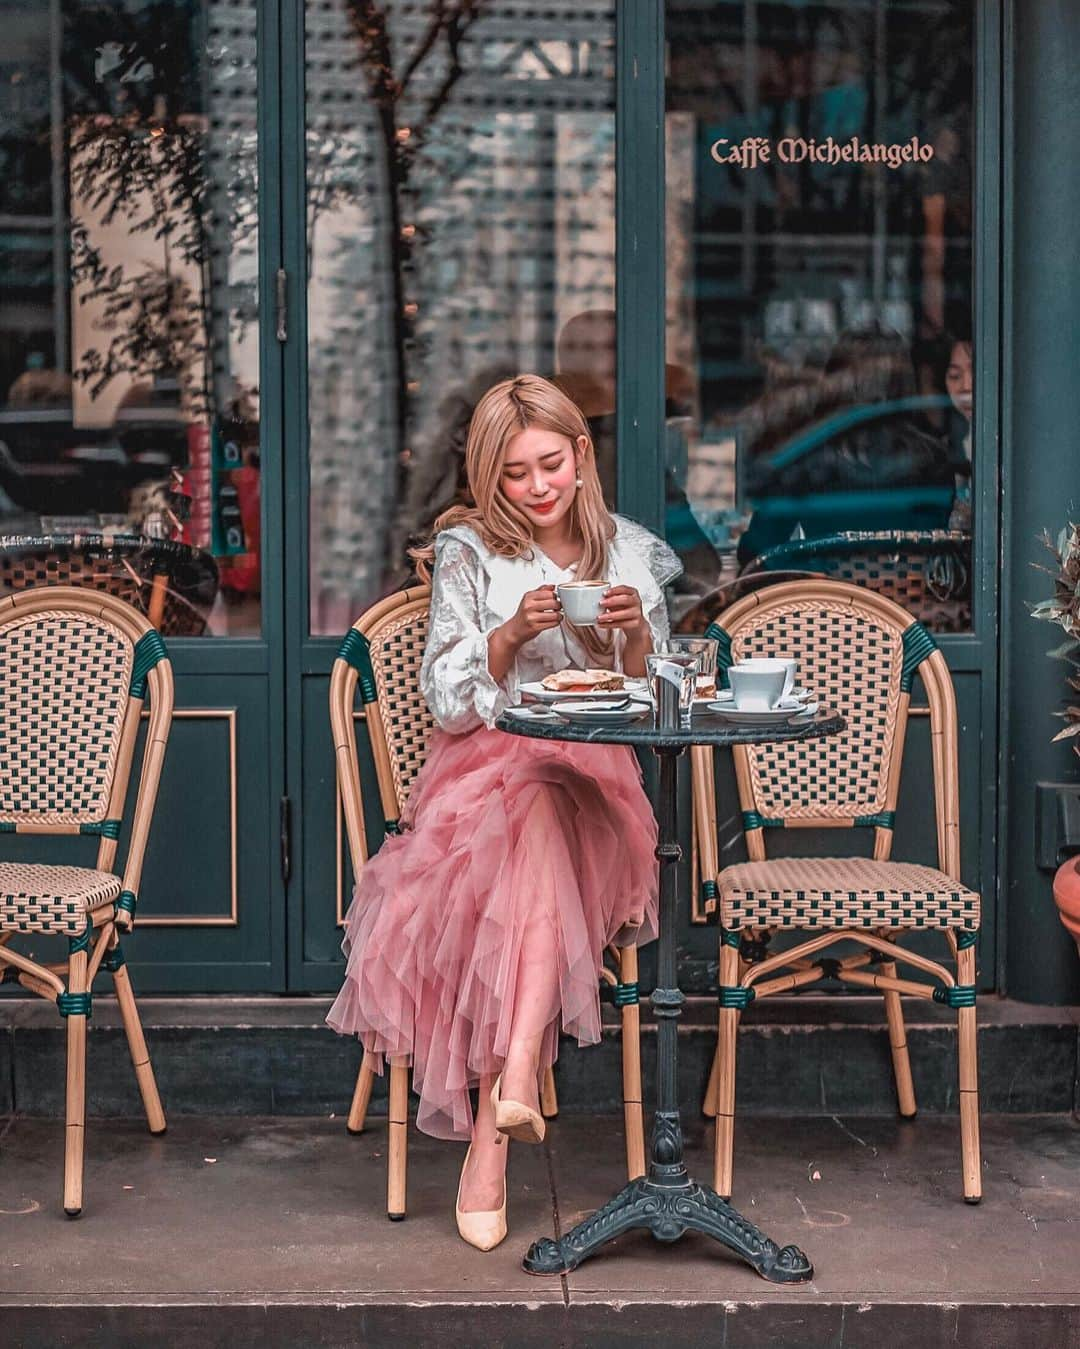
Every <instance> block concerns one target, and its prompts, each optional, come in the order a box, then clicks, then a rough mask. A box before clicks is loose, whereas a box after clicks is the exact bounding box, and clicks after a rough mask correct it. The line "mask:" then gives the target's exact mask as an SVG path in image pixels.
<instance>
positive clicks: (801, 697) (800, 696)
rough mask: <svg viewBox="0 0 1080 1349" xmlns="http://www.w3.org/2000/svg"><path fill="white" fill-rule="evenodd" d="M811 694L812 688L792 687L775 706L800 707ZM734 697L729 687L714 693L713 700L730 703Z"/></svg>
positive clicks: (811, 696)
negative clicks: (714, 697)
mask: <svg viewBox="0 0 1080 1349" xmlns="http://www.w3.org/2000/svg"><path fill="white" fill-rule="evenodd" d="M813 696H814V694H813V690H811V689H792V690H791V692H790V693H789V694H788V695H787V696H786V697H784V698H781V699H780V702H779V703H778V704H777V706H778V707H793V706H794V705H796V704H798V705H799V706H800V707H801V706H802V705H803V704H804V703H806V701H807V700H808V699H810V698H813ZM734 697H735V695H734V694H733V693H732V691H731V690H730V689H721V690H720V692H719V693H718V694H717V695H716V699H715V701H716V702H718V703H730V702H731V700H732V699H733V698H734ZM710 705H711V700H710Z"/></svg>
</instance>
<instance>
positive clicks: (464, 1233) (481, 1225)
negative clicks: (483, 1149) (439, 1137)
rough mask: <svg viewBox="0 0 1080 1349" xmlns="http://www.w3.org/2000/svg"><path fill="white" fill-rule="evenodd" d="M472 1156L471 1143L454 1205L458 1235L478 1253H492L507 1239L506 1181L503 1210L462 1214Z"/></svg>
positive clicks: (485, 1210) (463, 1165)
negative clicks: (465, 1183)
mask: <svg viewBox="0 0 1080 1349" xmlns="http://www.w3.org/2000/svg"><path fill="white" fill-rule="evenodd" d="M471 1155H472V1144H471V1143H470V1144H469V1151H468V1152H466V1154H465V1161H464V1162H463V1163H462V1166H461V1180H459V1181H458V1187H457V1200H456V1201H455V1203H454V1218H455V1219H456V1221H457V1230H458V1235H459V1236H460V1237H461V1239H462V1241H467V1242H468V1243H469V1245H470V1246H475V1247H476V1249H477V1250H478V1251H491V1250H494V1248H495V1247H496V1246H498V1244H499V1243H500V1242H501V1241H503V1240H505V1238H506V1181H505V1180H503V1201H502V1208H496V1209H481V1210H480V1211H479V1212H477V1213H462V1211H461V1181H462V1180H464V1179H465V1168H466V1167H467V1166H468V1165H469V1157H470V1156H471Z"/></svg>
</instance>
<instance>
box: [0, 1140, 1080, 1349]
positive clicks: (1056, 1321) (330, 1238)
mask: <svg viewBox="0 0 1080 1349" xmlns="http://www.w3.org/2000/svg"><path fill="white" fill-rule="evenodd" d="M0 1133H2V1145H0V1328H2V1329H0V1343H2V1344H4V1345H5V1346H8V1345H10V1346H12V1349H16V1347H17V1349H55V1347H56V1346H57V1345H67V1346H83V1345H85V1346H93V1349H97V1346H101V1345H108V1346H110V1349H129V1347H130V1349H145V1346H148V1345H155V1346H156V1345H167V1346H168V1347H169V1349H217V1347H218V1346H221V1349H286V1346H290V1347H291V1346H305V1347H306V1346H314V1345H318V1346H320V1347H321V1349H345V1346H349V1349H353V1347H354V1346H358V1345H364V1346H368V1345H370V1346H379V1347H381V1346H383V1345H393V1344H407V1345H409V1346H411V1349H446V1346H447V1345H453V1346H455V1347H456V1346H462V1347H463V1349H471V1347H472V1346H478V1347H479V1346H484V1347H485V1349H488V1347H490V1349H501V1347H502V1346H507V1349H522V1347H524V1349H528V1347H529V1346H533V1345H536V1346H542V1349H567V1347H572V1346H588V1347H589V1349H592V1346H597V1345H618V1346H619V1347H620V1349H623V1347H624V1346H630V1349H646V1347H648V1349H653V1347H654V1346H658V1345H663V1346H672V1347H674V1349H679V1347H681V1346H683V1345H686V1346H691V1345H692V1346H699V1345H723V1346H725V1349H764V1347H765V1346H770V1349H779V1347H780V1346H784V1347H785V1349H838V1346H843V1347H844V1349H929V1347H932V1346H942V1347H943V1346H946V1345H948V1346H950V1349H1014V1347H1017V1349H1019V1347H1021V1346H1022V1347H1023V1349H1028V1347H1029V1346H1030V1349H1064V1347H1065V1346H1071V1345H1076V1344H1078V1343H1080V1219H1078V1218H1077V1214H1078V1212H1080V1147H1078V1145H1077V1144H1078V1139H1080V1130H1078V1126H1077V1123H1076V1121H1075V1120H1073V1119H1071V1118H1070V1117H1068V1116H1065V1115H1056V1116H1042V1117H1030V1116H1018V1115H1007V1116H1005V1115H998V1116H987V1117H986V1118H985V1119H984V1122H983V1184H984V1198H983V1202H982V1204H981V1205H979V1206H978V1207H976V1208H972V1207H969V1206H967V1205H965V1204H964V1203H963V1202H962V1200H961V1197H960V1177H959V1129H958V1125H957V1122H956V1120H955V1119H930V1118H924V1119H919V1120H916V1121H911V1122H901V1121H898V1120H896V1119H878V1120H854V1119H851V1118H843V1117H840V1116H837V1117H836V1118H835V1119H823V1118H812V1119H772V1120H767V1121H766V1120H754V1121H749V1120H747V1119H743V1120H741V1121H740V1122H739V1124H738V1126H737V1130H736V1153H735V1162H736V1170H735V1194H734V1196H733V1198H734V1201H735V1203H736V1205H737V1206H738V1207H739V1208H740V1209H741V1211H742V1212H743V1213H744V1214H745V1215H746V1216H748V1217H750V1218H751V1219H752V1220H753V1221H754V1222H755V1223H756V1224H757V1225H758V1226H759V1227H760V1228H761V1229H762V1230H763V1231H764V1232H765V1233H766V1234H767V1235H769V1236H771V1237H773V1238H774V1239H775V1240H777V1241H779V1242H781V1243H787V1242H794V1243H796V1244H798V1245H799V1246H800V1247H802V1248H803V1249H804V1250H805V1252H806V1254H807V1255H808V1256H809V1258H810V1259H811V1261H812V1262H813V1265H814V1277H813V1280H812V1281H811V1282H810V1283H807V1284H802V1285H798V1286H787V1287H784V1286H779V1285H774V1284H768V1283H765V1282H764V1281H762V1280H761V1279H759V1278H758V1277H757V1275H756V1274H754V1273H753V1271H752V1270H750V1269H749V1268H747V1267H746V1266H745V1265H743V1264H742V1263H741V1262H739V1261H737V1260H736V1259H735V1258H734V1257H733V1256H731V1255H730V1254H729V1253H728V1252H726V1251H725V1250H724V1249H723V1248H721V1247H719V1246H718V1245H716V1244H715V1243H713V1242H710V1241H707V1240H705V1239H704V1238H701V1237H695V1236H689V1237H683V1238H682V1239H681V1240H680V1241H678V1242H676V1243H675V1244H674V1245H668V1244H661V1243H659V1242H656V1241H654V1240H653V1239H652V1238H651V1237H650V1236H649V1235H648V1234H647V1233H644V1232H629V1233H627V1234H625V1235H624V1236H622V1237H620V1238H619V1239H618V1241H617V1242H615V1243H613V1244H612V1245H611V1246H610V1247H608V1248H607V1249H606V1250H605V1251H604V1252H602V1253H601V1254H599V1255H597V1256H596V1257H595V1258H594V1259H592V1260H590V1261H588V1262H587V1263H585V1264H583V1265H581V1266H580V1267H579V1268H578V1269H576V1270H575V1271H573V1272H572V1273H571V1274H569V1275H567V1276H564V1277H561V1278H560V1277H555V1278H550V1279H542V1278H530V1277H529V1276H528V1275H526V1274H525V1273H524V1272H523V1271H522V1268H521V1257H522V1255H523V1253H524V1251H525V1249H526V1247H527V1246H528V1244H529V1242H531V1241H532V1240H533V1239H534V1238H536V1237H539V1236H544V1235H552V1234H555V1233H557V1232H559V1231H565V1230H566V1229H567V1228H568V1227H569V1226H570V1225H572V1224H573V1223H575V1222H576V1221H578V1220H579V1219H580V1218H582V1217H584V1216H585V1215H586V1214H587V1213H589V1212H590V1211H592V1210H594V1209H595V1208H596V1207H597V1206H598V1205H600V1204H601V1203H603V1202H604V1201H605V1200H606V1199H607V1198H608V1197H609V1196H610V1195H611V1194H612V1193H614V1192H615V1191H616V1190H617V1189H618V1188H619V1187H620V1186H621V1184H622V1183H623V1180H624V1178H625V1172H624V1169H623V1165H624V1164H623V1153H622V1137H621V1130H620V1122H619V1120H618V1118H612V1117H610V1116H597V1117H588V1116H570V1117H566V1118H562V1119H559V1120H558V1121H556V1122H554V1123H553V1124H552V1126H551V1127H550V1128H549V1130H548V1135H547V1138H546V1139H545V1142H544V1144H543V1146H541V1147H526V1146H524V1145H518V1144H513V1145H511V1153H510V1174H509V1184H508V1199H509V1203H508V1220H509V1226H510V1232H509V1236H508V1238H507V1240H506V1241H505V1242H503V1243H502V1245H500V1246H499V1247H497V1248H496V1249H495V1250H494V1251H491V1252H490V1253H488V1254H485V1255H481V1254H480V1253H479V1252H477V1251H474V1250H472V1249H471V1248H470V1247H468V1246H466V1245H465V1244H464V1243H463V1242H462V1241H460V1240H459V1239H458V1237H457V1235H456V1233H455V1230H454V1222H453V1216H452V1213H453V1198H454V1192H455V1187H456V1184H457V1169H458V1167H459V1166H460V1163H461V1157H462V1153H463V1149H462V1148H461V1147H460V1146H455V1145H448V1144H446V1143H442V1142H439V1141H437V1140H435V1139H431V1138H427V1137H425V1136H423V1135H420V1134H416V1133H415V1132H414V1133H413V1134H412V1135H411V1137H410V1141H409V1184H408V1217H407V1218H406V1220H405V1221H404V1222H400V1223H388V1222H387V1220H386V1217H385V1211H384V1195H385V1177H386V1147H385V1142H386V1130H385V1127H384V1126H383V1125H382V1124H379V1123H373V1125H372V1127H371V1129H370V1131H367V1132H365V1133H364V1134H362V1135H361V1136H360V1137H358V1138H350V1137H348V1136H347V1135H346V1133H345V1131H344V1129H343V1127H342V1122H341V1120H335V1121H329V1120H325V1119H282V1118H278V1119H249V1118H237V1117H235V1116H232V1117H226V1118H223V1117H220V1116H217V1117H215V1116H202V1117H187V1118H183V1117H179V1118H174V1120H173V1121H172V1123H171V1126H170V1129H169V1132H168V1134H167V1135H166V1136H165V1137H164V1138H151V1137H150V1136H149V1135H148V1134H147V1133H146V1130H145V1127H143V1126H142V1125H141V1124H140V1123H138V1122H136V1121H134V1120H127V1121H99V1122H93V1123H91V1125H90V1127H89V1129H88V1130H87V1139H86V1155H87V1176H86V1190H85V1207H84V1211H83V1215H82V1217H81V1219H80V1220H79V1221H78V1222H71V1221H68V1220H66V1219H65V1218H64V1216H63V1214H62V1212H61V1202H60V1199H61V1195H60V1186H61V1163H62V1155H63V1125H62V1124H61V1123H60V1122H59V1121H45V1120H26V1119H21V1118H20V1119H16V1120H15V1121H14V1122H12V1123H11V1124H9V1126H8V1127H7V1129H6V1131H4V1127H3V1125H2V1124H0ZM686 1141H687V1163H688V1166H689V1169H690V1173H691V1175H692V1176H693V1177H694V1178H695V1179H701V1178H703V1177H706V1178H707V1176H708V1174H709V1171H710V1168H711V1149H710V1142H709V1131H708V1130H706V1129H704V1128H703V1127H702V1125H701V1123H700V1121H699V1120H688V1121H687V1140H686Z"/></svg>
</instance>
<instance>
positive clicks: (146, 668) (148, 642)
mask: <svg viewBox="0 0 1080 1349" xmlns="http://www.w3.org/2000/svg"><path fill="white" fill-rule="evenodd" d="M168 659H169V653H168V651H167V650H166V649H165V643H164V642H163V641H162V638H161V633H160V632H155V631H154V630H153V629H152V628H151V630H150V631H149V632H144V633H143V635H142V636H141V637H140V638H139V640H138V641H137V642H136V643H135V663H134V665H133V666H132V670H131V690H130V691H131V696H132V697H133V698H138V699H139V701H140V702H141V701H142V700H143V699H144V698H145V697H146V676H147V675H148V674H149V673H150V671H151V670H152V669H153V668H154V666H155V665H158V664H160V663H161V661H163V660H168Z"/></svg>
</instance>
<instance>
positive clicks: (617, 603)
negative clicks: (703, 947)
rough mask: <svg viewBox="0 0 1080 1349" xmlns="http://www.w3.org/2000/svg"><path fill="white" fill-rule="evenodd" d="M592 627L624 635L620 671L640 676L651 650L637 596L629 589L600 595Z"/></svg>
mask: <svg viewBox="0 0 1080 1349" xmlns="http://www.w3.org/2000/svg"><path fill="white" fill-rule="evenodd" d="M596 625H597V627H598V628H601V629H603V628H616V629H618V630H619V631H621V632H625V633H626V645H625V646H624V647H623V655H622V665H623V670H624V672H625V673H626V674H628V675H643V674H644V673H645V656H646V653H647V652H649V651H651V650H652V629H651V628H650V627H649V624H648V622H647V621H646V619H645V614H644V611H643V610H642V608H641V596H640V595H639V594H638V592H637V591H636V590H635V589H634V587H633V586H612V587H611V589H610V590H605V591H604V597H603V599H602V600H601V601H600V617H599V618H598V619H597V620H596Z"/></svg>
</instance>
